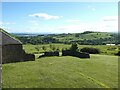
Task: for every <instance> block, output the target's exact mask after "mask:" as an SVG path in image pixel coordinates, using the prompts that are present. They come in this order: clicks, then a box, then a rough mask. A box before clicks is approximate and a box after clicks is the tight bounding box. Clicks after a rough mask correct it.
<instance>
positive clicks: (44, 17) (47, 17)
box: [29, 13, 63, 20]
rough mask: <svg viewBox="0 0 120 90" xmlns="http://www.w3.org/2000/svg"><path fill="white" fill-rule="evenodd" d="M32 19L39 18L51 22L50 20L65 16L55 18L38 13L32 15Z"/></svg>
mask: <svg viewBox="0 0 120 90" xmlns="http://www.w3.org/2000/svg"><path fill="white" fill-rule="evenodd" d="M29 16H30V17H38V18H43V19H45V20H50V19H60V18H62V17H63V16H54V15H48V14H46V13H36V14H30V15H29Z"/></svg>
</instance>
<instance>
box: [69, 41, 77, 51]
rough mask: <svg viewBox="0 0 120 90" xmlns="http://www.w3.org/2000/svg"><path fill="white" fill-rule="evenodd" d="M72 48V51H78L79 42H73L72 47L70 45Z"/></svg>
mask: <svg viewBox="0 0 120 90" xmlns="http://www.w3.org/2000/svg"><path fill="white" fill-rule="evenodd" d="M70 50H71V51H77V50H78V46H77V44H76V43H73V44H72V45H71V47H70Z"/></svg>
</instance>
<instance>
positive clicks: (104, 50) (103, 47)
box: [23, 44, 118, 55]
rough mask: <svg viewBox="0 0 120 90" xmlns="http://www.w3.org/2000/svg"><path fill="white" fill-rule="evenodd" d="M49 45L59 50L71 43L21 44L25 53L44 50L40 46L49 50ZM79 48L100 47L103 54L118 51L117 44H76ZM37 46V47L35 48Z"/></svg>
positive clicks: (112, 53) (68, 46) (111, 53)
mask: <svg viewBox="0 0 120 90" xmlns="http://www.w3.org/2000/svg"><path fill="white" fill-rule="evenodd" d="M50 45H52V46H55V48H59V50H60V51H62V49H66V48H70V46H71V45H68V44H43V45H23V48H24V49H25V51H26V52H27V53H38V52H44V50H43V49H42V46H45V47H46V51H50V50H51V49H50ZM78 47H79V49H81V48H83V47H93V48H98V49H100V51H101V53H100V54H104V55H114V54H115V53H117V52H118V46H106V45H78ZM36 48H37V49H36Z"/></svg>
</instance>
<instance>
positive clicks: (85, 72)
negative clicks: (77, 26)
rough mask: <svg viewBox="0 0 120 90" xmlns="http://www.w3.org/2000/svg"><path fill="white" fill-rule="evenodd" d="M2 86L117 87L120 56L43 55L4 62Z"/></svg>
mask: <svg viewBox="0 0 120 90" xmlns="http://www.w3.org/2000/svg"><path fill="white" fill-rule="evenodd" d="M2 80H3V81H2V82H3V88H117V87H118V57H117V56H109V55H91V58H90V59H80V58H76V57H71V56H59V57H44V58H40V59H38V54H36V60H35V61H28V62H19V63H9V64H3V65H2Z"/></svg>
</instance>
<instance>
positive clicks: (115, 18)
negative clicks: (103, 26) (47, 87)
mask: <svg viewBox="0 0 120 90" xmlns="http://www.w3.org/2000/svg"><path fill="white" fill-rule="evenodd" d="M102 20H103V21H118V17H117V16H105V17H103V18H102Z"/></svg>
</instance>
